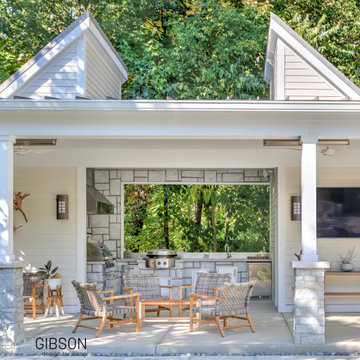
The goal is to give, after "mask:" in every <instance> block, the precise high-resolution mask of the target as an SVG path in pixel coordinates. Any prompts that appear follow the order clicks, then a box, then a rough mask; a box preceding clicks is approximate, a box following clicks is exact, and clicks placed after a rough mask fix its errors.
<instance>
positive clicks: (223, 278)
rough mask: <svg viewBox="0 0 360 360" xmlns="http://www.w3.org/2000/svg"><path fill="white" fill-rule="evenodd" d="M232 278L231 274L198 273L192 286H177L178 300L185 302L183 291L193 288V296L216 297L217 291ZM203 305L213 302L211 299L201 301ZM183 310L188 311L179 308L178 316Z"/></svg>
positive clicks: (212, 303)
mask: <svg viewBox="0 0 360 360" xmlns="http://www.w3.org/2000/svg"><path fill="white" fill-rule="evenodd" d="M231 278H232V275H231V274H209V273H202V272H199V273H198V276H197V279H196V284H195V286H193V285H183V286H179V287H178V289H179V300H187V299H183V292H182V291H183V289H190V288H194V287H195V294H199V295H206V296H210V297H211V296H215V297H216V296H217V294H218V291H219V289H220V288H221V287H222V286H224V284H225V283H227V282H230V281H231ZM201 301H202V302H203V305H214V304H215V301H214V300H211V299H206V300H205V299H201ZM184 310H189V308H188V307H186V308H183V307H182V306H179V316H181V315H182V312H183V311H184Z"/></svg>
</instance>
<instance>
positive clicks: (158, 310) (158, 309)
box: [156, 306, 160, 317]
mask: <svg viewBox="0 0 360 360" xmlns="http://www.w3.org/2000/svg"><path fill="white" fill-rule="evenodd" d="M156 312H157V317H159V316H160V306H158V308H157V311H156Z"/></svg>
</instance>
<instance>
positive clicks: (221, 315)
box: [190, 282, 255, 336]
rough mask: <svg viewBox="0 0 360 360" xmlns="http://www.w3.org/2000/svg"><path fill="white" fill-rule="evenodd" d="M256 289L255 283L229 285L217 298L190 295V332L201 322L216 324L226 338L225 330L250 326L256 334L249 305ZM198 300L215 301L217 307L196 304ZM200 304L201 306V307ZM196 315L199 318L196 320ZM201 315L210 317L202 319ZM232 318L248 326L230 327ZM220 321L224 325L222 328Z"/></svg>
mask: <svg viewBox="0 0 360 360" xmlns="http://www.w3.org/2000/svg"><path fill="white" fill-rule="evenodd" d="M253 287H254V283H253V282H247V283H241V284H230V283H227V284H225V285H224V287H223V288H222V289H221V290H220V291H219V295H218V296H217V297H211V296H206V295H198V294H190V332H192V331H193V330H194V322H195V323H197V325H200V323H201V322H214V323H216V324H217V326H218V327H219V331H220V334H221V336H225V334H224V329H232V328H237V327H244V326H249V327H250V329H251V331H252V332H255V329H254V326H253V324H252V322H251V319H250V314H249V303H250V297H251V293H252V290H253ZM198 299H206V300H215V301H216V302H215V305H205V306H204V305H203V304H201V303H199V302H198V303H196V302H197V300H198ZM199 304H200V306H199ZM194 314H197V315H198V316H197V318H196V319H194ZM201 314H206V315H208V316H209V318H207V319H201ZM230 318H234V319H241V320H246V321H247V323H246V324H237V325H228V324H227V320H228V319H230ZM220 320H223V322H224V325H223V326H221V323H220Z"/></svg>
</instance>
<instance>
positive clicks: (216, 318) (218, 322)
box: [215, 316, 225, 337]
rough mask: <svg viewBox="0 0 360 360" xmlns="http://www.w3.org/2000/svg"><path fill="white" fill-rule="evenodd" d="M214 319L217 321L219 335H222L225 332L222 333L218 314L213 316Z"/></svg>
mask: <svg viewBox="0 0 360 360" xmlns="http://www.w3.org/2000/svg"><path fill="white" fill-rule="evenodd" d="M215 321H216V323H217V326H218V328H219V331H220V334H221V336H222V337H224V336H225V334H224V330H223V329H222V327H221V324H220V318H219V317H218V316H215Z"/></svg>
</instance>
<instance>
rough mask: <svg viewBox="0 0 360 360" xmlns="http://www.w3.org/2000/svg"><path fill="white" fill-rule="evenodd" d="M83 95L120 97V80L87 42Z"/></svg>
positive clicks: (93, 97)
mask: <svg viewBox="0 0 360 360" xmlns="http://www.w3.org/2000/svg"><path fill="white" fill-rule="evenodd" d="M85 66H86V68H85V96H86V97H88V98H91V99H105V98H106V96H110V97H114V98H120V96H121V81H120V78H119V77H118V76H116V75H115V74H114V73H113V71H112V70H111V69H110V67H109V66H108V65H107V64H106V62H105V61H104V60H103V58H102V56H101V55H100V54H99V53H98V51H97V50H95V49H94V48H93V47H92V46H91V45H90V43H89V42H87V43H86V65H85Z"/></svg>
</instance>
